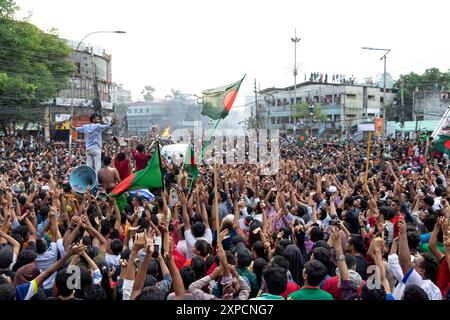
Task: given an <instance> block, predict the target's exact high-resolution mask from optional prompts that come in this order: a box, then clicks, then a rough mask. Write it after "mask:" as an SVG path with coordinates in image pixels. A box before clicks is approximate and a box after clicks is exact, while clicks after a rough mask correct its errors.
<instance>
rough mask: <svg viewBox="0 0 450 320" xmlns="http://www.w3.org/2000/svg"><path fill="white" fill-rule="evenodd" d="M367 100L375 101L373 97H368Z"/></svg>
mask: <svg viewBox="0 0 450 320" xmlns="http://www.w3.org/2000/svg"><path fill="white" fill-rule="evenodd" d="M367 100H369V101H375V96H373V95H369V96H367Z"/></svg>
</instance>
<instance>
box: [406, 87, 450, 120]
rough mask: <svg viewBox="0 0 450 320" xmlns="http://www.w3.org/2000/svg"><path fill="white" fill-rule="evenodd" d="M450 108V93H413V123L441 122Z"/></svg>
mask: <svg viewBox="0 0 450 320" xmlns="http://www.w3.org/2000/svg"><path fill="white" fill-rule="evenodd" d="M449 106H450V92H449V91H440V90H426V91H414V92H413V121H416V120H418V121H420V120H440V119H441V117H442V116H443V114H444V113H445V111H446V110H447V109H448V108H449Z"/></svg>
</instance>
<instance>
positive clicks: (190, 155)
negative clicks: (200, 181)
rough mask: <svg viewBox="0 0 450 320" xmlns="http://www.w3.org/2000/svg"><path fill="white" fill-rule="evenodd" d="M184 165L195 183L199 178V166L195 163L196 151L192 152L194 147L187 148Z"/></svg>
mask: <svg viewBox="0 0 450 320" xmlns="http://www.w3.org/2000/svg"><path fill="white" fill-rule="evenodd" d="M184 165H185V166H186V168H187V169H188V171H189V173H190V174H191V175H192V180H194V181H195V180H196V179H197V176H198V168H197V164H196V163H195V157H194V151H193V150H192V147H188V148H187V152H186V154H185V156H184Z"/></svg>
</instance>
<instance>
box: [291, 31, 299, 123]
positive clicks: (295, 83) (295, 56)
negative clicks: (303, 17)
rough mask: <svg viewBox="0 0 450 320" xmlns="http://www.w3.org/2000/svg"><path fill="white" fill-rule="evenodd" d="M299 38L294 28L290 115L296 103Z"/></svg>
mask: <svg viewBox="0 0 450 320" xmlns="http://www.w3.org/2000/svg"><path fill="white" fill-rule="evenodd" d="M300 40H301V38H297V28H296V29H295V34H294V38H291V41H292V42H294V101H293V103H291V116H292V105H293V104H296V103H297V43H298V42H300ZM294 121H295V120H294Z"/></svg>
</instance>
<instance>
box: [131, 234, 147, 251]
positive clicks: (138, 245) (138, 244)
mask: <svg viewBox="0 0 450 320" xmlns="http://www.w3.org/2000/svg"><path fill="white" fill-rule="evenodd" d="M144 246H145V234H144V233H138V234H136V237H135V241H134V243H133V249H132V250H133V251H134V252H138V251H139V250H141V249H142V248H144Z"/></svg>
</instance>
